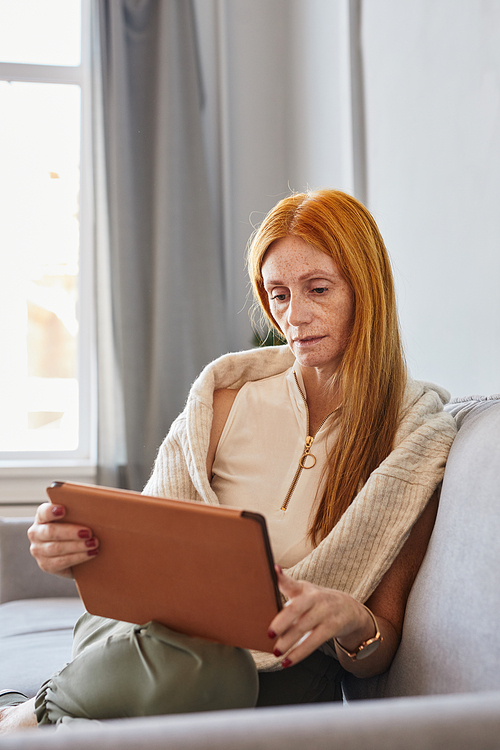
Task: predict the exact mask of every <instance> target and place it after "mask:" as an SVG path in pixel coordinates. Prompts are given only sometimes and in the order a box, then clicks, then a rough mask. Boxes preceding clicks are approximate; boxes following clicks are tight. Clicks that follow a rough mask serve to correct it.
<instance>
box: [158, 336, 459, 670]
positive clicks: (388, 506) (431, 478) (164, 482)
mask: <svg viewBox="0 0 500 750" xmlns="http://www.w3.org/2000/svg"><path fill="white" fill-rule="evenodd" d="M294 361H295V360H294V357H293V355H292V353H291V352H290V350H289V348H288V347H287V346H282V347H266V348H261V349H253V350H251V351H245V352H238V353H236V354H226V355H224V356H223V357H220V358H219V359H217V360H215V361H214V362H212V363H211V364H210V365H208V366H207V367H206V368H205V369H204V370H203V372H202V373H201V375H200V376H199V377H198V379H197V380H196V381H195V383H194V384H193V386H192V388H191V392H190V394H189V397H188V400H187V404H186V408H185V409H184V411H183V412H182V414H180V416H179V417H178V418H177V419H176V420H175V422H174V423H173V424H172V427H171V429H170V431H169V433H168V435H167V437H166V438H165V441H164V442H163V444H162V445H161V447H160V450H159V452H158V456H157V459H156V463H155V467H154V470H153V473H152V476H151V478H150V480H149V482H148V483H147V485H146V487H145V489H144V493H145V494H148V495H153V496H159V497H175V498H180V499H183V500H195V501H198V502H205V503H208V504H209V505H218V500H217V496H216V495H215V493H214V492H213V490H212V488H211V487H210V483H209V481H208V477H207V472H206V456H207V450H208V444H209V439H210V430H211V425H212V415H213V392H214V390H216V389H218V388H240V387H241V386H242V385H243V384H244V383H245V382H247V381H249V380H260V379H262V378H266V377H269V376H271V375H277V374H278V373H280V372H284V371H285V370H287V369H288V368H289V367H291V366H292V365H293V363H294ZM448 399H449V395H448V394H447V392H446V391H444V390H443V389H441V388H439V387H438V386H435V385H432V384H429V383H421V382H417V381H413V380H408V385H407V388H406V392H405V398H404V405H403V406H404V411H403V414H404V418H403V420H402V423H401V425H400V427H399V429H398V432H397V434H396V439H395V447H394V450H393V451H392V453H391V454H390V455H389V456H388V457H387V458H386V459H385V460H384V461H383V462H382V463H381V464H380V466H379V467H378V468H377V469H375V471H374V472H373V473H372V474H371V475H370V477H369V478H368V481H367V482H366V484H365V485H364V486H363V488H362V489H361V491H360V492H359V493H358V495H357V496H356V497H355V499H354V501H353V502H352V504H351V505H350V507H349V508H348V510H347V511H346V512H345V513H344V515H343V516H342V518H341V519H340V521H339V522H338V523H337V525H336V526H335V527H334V528H333V529H332V531H331V532H330V534H328V536H327V537H326V538H325V539H324V540H323V541H322V542H321V543H320V544H319V545H318V546H317V547H316V548H315V549H314V550H313V551H312V552H311V553H310V554H309V555H307V556H306V557H305V558H304V559H303V560H301V561H300V562H299V563H297V564H296V565H294V566H293V567H291V568H289V569H288V570H287V573H288V575H290V576H291V577H292V578H295V579H300V580H306V581H311V582H313V583H315V584H317V585H319V586H326V587H328V588H334V589H339V590H341V591H345V592H347V593H349V594H351V595H352V596H353V597H354V598H356V599H357V600H358V601H360V602H364V601H366V600H367V599H368V597H369V596H370V595H371V594H372V592H373V591H374V590H375V589H376V587H377V585H378V583H379V582H380V580H381V578H382V576H383V575H384V573H385V572H386V571H387V570H388V569H389V567H390V566H391V564H392V562H393V561H394V559H395V558H396V556H397V554H398V552H399V551H400V549H401V547H402V546H403V544H404V542H405V540H406V539H407V537H408V534H409V532H410V530H411V528H412V526H413V524H414V523H415V521H416V520H417V519H418V517H419V516H420V514H421V513H422V511H423V509H424V508H425V506H426V504H427V502H428V500H429V498H430V497H431V495H432V493H433V492H434V490H435V488H436V487H437V485H438V484H439V482H440V481H441V480H442V478H443V473H444V466H445V463H446V459H447V456H448V452H449V450H450V446H451V444H452V442H453V439H454V437H455V434H456V426H455V421H454V419H453V417H451V416H450V415H449V414H447V413H446V412H444V411H443V403H446V401H447V400H448ZM254 658H255V661H256V664H257V666H258V668H259V669H265V670H269V669H271V670H272V669H277V668H279V661H278V660H277V659H275V657H274V656H271V655H269V654H261V653H255V654H254Z"/></svg>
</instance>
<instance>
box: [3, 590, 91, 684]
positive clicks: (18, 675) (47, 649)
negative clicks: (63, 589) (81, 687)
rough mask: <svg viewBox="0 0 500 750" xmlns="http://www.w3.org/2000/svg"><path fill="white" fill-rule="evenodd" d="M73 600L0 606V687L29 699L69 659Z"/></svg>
mask: <svg viewBox="0 0 500 750" xmlns="http://www.w3.org/2000/svg"><path fill="white" fill-rule="evenodd" d="M83 611H84V610H83V605H82V603H81V601H80V599H78V598H76V597H68V598H62V597H61V598H56V599H25V600H22V601H11V602H7V603H6V604H2V605H0V665H1V666H0V675H1V684H0V688H2V689H3V688H14V689H16V690H20V691H21V692H23V693H25V694H26V695H28V696H29V697H31V696H33V695H35V693H36V692H37V691H38V688H39V687H40V685H41V684H42V683H43V682H44V681H45V680H46V679H48V678H49V677H50V676H51V675H52V674H54V672H57V671H58V670H59V669H61V667H63V666H64V664H66V662H68V661H69V659H70V658H71V645H72V637H73V626H74V624H75V622H76V621H77V619H78V618H79V617H80V615H81V614H82V613H83Z"/></svg>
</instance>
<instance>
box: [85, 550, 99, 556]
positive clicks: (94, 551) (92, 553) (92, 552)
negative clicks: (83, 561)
mask: <svg viewBox="0 0 500 750" xmlns="http://www.w3.org/2000/svg"><path fill="white" fill-rule="evenodd" d="M98 552H99V549H89V551H88V552H87V555H91V556H92V555H97V553H98Z"/></svg>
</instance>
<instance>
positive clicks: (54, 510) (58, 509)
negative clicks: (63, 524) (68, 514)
mask: <svg viewBox="0 0 500 750" xmlns="http://www.w3.org/2000/svg"><path fill="white" fill-rule="evenodd" d="M52 515H53V516H56V518H60V517H61V516H64V508H61V506H60V505H55V506H54V507H53V508H52Z"/></svg>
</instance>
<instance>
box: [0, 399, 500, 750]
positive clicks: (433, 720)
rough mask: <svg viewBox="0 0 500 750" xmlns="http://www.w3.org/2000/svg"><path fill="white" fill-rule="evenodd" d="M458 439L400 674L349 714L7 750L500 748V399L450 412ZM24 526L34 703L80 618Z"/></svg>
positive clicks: (25, 640)
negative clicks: (36, 557)
mask: <svg viewBox="0 0 500 750" xmlns="http://www.w3.org/2000/svg"><path fill="white" fill-rule="evenodd" d="M447 409H448V410H449V411H451V413H452V414H453V415H454V416H455V418H456V420H457V425H458V428H459V430H458V434H457V438H456V440H455V443H454V444H453V447H452V450H451V453H450V456H449V460H448V464H447V468H446V472H445V477H444V481H443V487H442V493H441V501H440V506H439V512H438V516H437V520H436V524H435V527H434V531H433V534H432V537H431V540H430V543H429V547H428V550H427V554H426V557H425V559H424V562H423V564H422V567H421V569H420V572H419V574H418V576H417V579H416V581H415V584H414V586H413V589H412V591H411V594H410V598H409V601H408V606H407V610H406V616H405V622H404V629H403V636H402V641H401V645H400V647H399V649H398V652H397V654H396V657H395V659H394V661H393V663H392V665H391V668H390V669H389V670H388V671H387V672H386V673H385V674H383V675H380V676H378V677H376V678H372V679H368V680H359V679H356V678H354V677H351V676H349V677H348V678H347V679H346V680H345V683H344V694H345V701H344V704H341V703H339V704H316V705H309V706H290V707H279V708H260V709H247V710H242V711H220V712H213V713H205V714H202V713H199V714H183V715H172V716H162V717H149V718H135V719H121V720H114V721H108V722H82V723H78V722H76V723H74V724H73V725H71V727H70V728H62V727H61V728H57V729H56V728H53V727H48V728H43V729H30V730H25V731H23V732H19V733H16V734H11V735H1V736H0V750H14V748H16V749H17V750H19V749H20V748H23V750H24V748H26V750H30V749H31V748H33V749H35V748H36V749H38V748H40V749H41V748H49V747H50V748H51V750H57V748H70V747H71V748H72V750H80V748H81V749H82V750H83V748H88V749H90V748H91V747H92V748H95V747H99V748H116V749H118V748H120V750H121V749H124V750H128V749H129V748H130V750H132V749H137V750H138V749H139V748H141V749H142V748H146V749H147V750H154V749H156V748H168V749H169V750H181V749H182V750H187V749H188V748H193V749H194V748H198V749H203V750H209V749H212V748H213V749H214V750H215V748H217V750H225V749H227V750H229V749H231V750H232V749H233V748H238V750H250V749H252V750H257V749H261V750H281V749H283V750H284V749H285V748H286V750H299V749H300V750H304V748H315V749H316V748H317V749H318V750H320V749H322V748H330V749H332V748H342V749H343V750H349V749H350V748H353V749H354V748H356V750H364V749H366V750H389V749H390V750H393V749H395V748H405V749H406V748H409V749H410V750H424V749H425V750H427V749H428V750H431V749H432V750H434V749H435V750H437V749H438V748H440V749H441V748H453V750H462V748H463V749H464V750H465V748H474V750H486V749H487V748H498V747H500V635H499V632H498V631H499V627H498V623H499V621H500V396H492V397H489V398H484V397H483V398H482V397H471V398H468V399H462V400H458V401H455V402H454V403H452V404H450V405H448V406H447ZM28 526H29V521H27V520H26V519H1V520H0V688H7V687H9V688H16V689H18V690H21V691H23V692H25V693H27V694H28V695H33V694H34V693H35V692H36V690H37V689H38V687H39V685H40V684H41V683H42V682H43V681H44V679H46V677H47V676H48V675H50V674H51V673H52V672H53V671H56V670H57V669H58V668H60V666H61V665H62V664H64V663H65V662H66V661H67V660H68V659H69V655H70V651H71V630H72V626H73V623H74V622H75V620H76V618H77V617H78V616H79V613H80V612H81V611H82V606H81V603H80V600H79V599H78V597H77V596H76V591H75V588H74V584H73V582H72V581H67V580H62V579H57V578H55V577H52V576H48V575H46V574H44V573H42V572H41V571H40V570H39V569H38V568H37V566H36V564H35V563H34V561H33V559H32V558H31V557H30V555H29V550H28V543H27V540H26V529H27V527H28Z"/></svg>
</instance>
